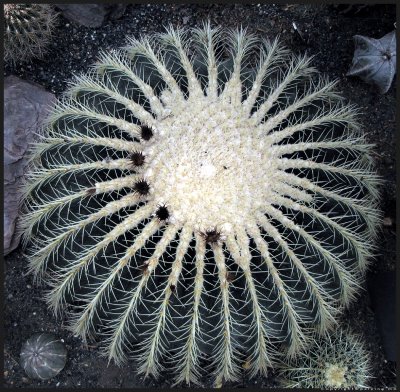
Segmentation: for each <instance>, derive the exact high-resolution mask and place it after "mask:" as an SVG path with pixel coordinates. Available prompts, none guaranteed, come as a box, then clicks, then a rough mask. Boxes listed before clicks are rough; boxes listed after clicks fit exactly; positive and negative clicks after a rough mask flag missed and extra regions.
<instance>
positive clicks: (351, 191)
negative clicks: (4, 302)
mask: <svg viewBox="0 0 400 392" xmlns="http://www.w3.org/2000/svg"><path fill="white" fill-rule="evenodd" d="M189 49H190V50H189ZM189 53H192V54H191V55H190V54H189ZM310 62H311V60H310V59H309V58H306V57H299V56H295V55H293V54H291V53H290V52H289V51H288V50H287V49H285V48H283V47H282V46H281V45H280V43H279V42H278V41H277V40H274V41H267V40H263V39H261V40H260V39H258V38H257V37H255V36H253V35H251V34H249V33H247V32H246V31H245V30H244V29H238V30H235V31H230V30H229V31H226V30H223V29H220V28H212V27H211V26H210V25H209V24H205V25H204V26H203V28H200V29H194V30H191V31H184V30H177V29H173V28H168V29H167V30H166V32H165V33H163V34H159V35H156V36H152V37H144V38H141V39H133V38H131V39H130V40H129V44H128V45H127V46H126V47H124V48H122V49H120V50H116V51H113V52H109V53H103V54H102V55H101V56H100V57H99V60H98V62H97V63H96V64H95V66H94V67H93V68H92V69H91V70H90V71H89V72H88V73H87V74H85V75H80V76H77V77H76V79H75V80H74V82H73V83H71V86H70V88H69V90H68V92H67V94H66V95H65V97H64V98H63V99H62V100H61V101H60V102H59V103H58V105H57V107H56V108H55V109H54V111H53V113H52V115H51V116H50V117H49V119H48V122H47V125H46V129H45V130H44V132H43V137H42V140H41V142H39V143H37V144H36V145H35V146H34V148H33V152H32V160H31V165H32V170H31V173H30V175H29V180H28V181H27V183H26V185H25V189H24V192H25V197H24V200H25V203H24V205H25V208H26V214H25V217H24V219H21V221H22V222H23V227H22V229H23V230H24V232H25V236H24V240H25V242H26V243H29V247H28V254H29V263H30V264H29V265H30V271H31V272H33V273H34V274H35V276H36V278H37V279H42V280H44V281H45V282H46V283H48V284H49V285H50V290H49V292H48V296H47V300H48V303H49V305H50V306H51V308H52V309H53V310H54V311H55V312H56V313H58V312H60V311H67V312H68V313H69V320H70V328H71V330H72V331H73V332H74V333H75V334H76V335H79V336H81V337H82V338H83V339H87V338H88V337H94V336H97V337H99V336H98V335H100V338H102V339H103V340H102V341H103V348H104V353H105V355H107V356H108V357H109V358H110V359H113V360H115V362H116V363H118V364H121V363H123V361H125V360H127V359H128V358H134V359H135V360H136V361H137V364H138V367H139V372H140V373H143V374H145V375H149V374H152V375H154V376H155V377H157V376H159V374H160V372H161V371H162V370H164V369H172V372H173V374H174V375H175V377H176V382H178V383H179V382H188V383H189V382H192V383H197V382H199V379H200V377H201V376H202V374H203V372H202V371H201V370H202V369H206V370H207V373H212V374H213V375H214V377H215V378H216V379H218V380H222V381H225V380H235V379H236V378H237V377H238V375H239V374H240V367H241V364H243V362H246V363H247V364H248V365H249V371H250V374H251V375H255V374H259V373H261V374H266V372H267V368H268V367H269V366H271V365H273V364H274V362H275V361H276V352H277V350H279V351H282V350H285V353H286V354H285V355H287V356H288V357H292V356H294V355H296V354H297V353H299V352H301V350H302V349H303V348H304V347H305V345H306V343H307V341H308V340H309V339H310V336H311V334H310V331H315V330H316V331H317V332H318V333H324V332H326V331H328V330H330V328H331V327H333V326H334V325H335V323H336V321H335V320H336V316H337V313H338V312H339V311H340V309H341V308H342V307H343V306H346V305H347V304H349V303H350V302H351V300H352V299H353V297H354V296H355V294H356V293H357V289H358V288H359V286H360V284H361V282H362V277H363V272H364V271H365V269H366V266H367V264H368V261H369V258H370V256H371V252H372V250H373V239H374V237H375V234H376V227H377V223H378V222H379V219H380V216H379V213H378V209H377V197H378V194H377V184H378V183H379V178H378V177H377V176H376V174H374V171H373V168H372V162H371V158H370V155H369V151H370V149H371V146H370V145H368V144H367V143H366V141H365V139H364V137H363V135H362V133H361V130H360V129H359V126H358V125H357V122H356V109H355V108H354V106H352V105H348V104H345V103H344V102H343V100H342V99H341V98H340V95H339V94H338V93H337V92H336V91H335V84H336V83H335V82H331V81H328V80H326V79H325V78H323V77H321V76H320V75H319V74H318V72H317V71H316V70H315V69H314V68H313V67H312V66H311V64H310ZM254 63H256V64H257V65H256V66H255V67H254V66H251V64H254Z"/></svg>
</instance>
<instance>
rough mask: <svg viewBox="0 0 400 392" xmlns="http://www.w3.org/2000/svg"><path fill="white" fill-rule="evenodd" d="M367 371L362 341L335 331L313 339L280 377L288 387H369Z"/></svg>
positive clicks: (346, 333) (345, 333)
mask: <svg viewBox="0 0 400 392" xmlns="http://www.w3.org/2000/svg"><path fill="white" fill-rule="evenodd" d="M370 368H371V364H370V358H369V354H368V352H367V351H366V350H365V348H364V344H363V341H362V340H361V338H360V337H358V336H356V335H354V334H353V333H351V332H350V331H348V330H342V329H338V330H336V331H335V332H334V333H332V334H330V335H329V336H325V337H324V336H315V338H314V340H313V342H312V344H311V345H310V347H309V348H308V349H307V350H306V351H304V353H301V355H300V356H299V357H298V358H297V359H296V360H295V361H293V362H289V363H288V364H287V365H286V366H285V367H284V369H283V371H282V373H281V375H280V378H281V384H282V386H284V387H289V388H317V389H328V388H330V389H332V388H334V389H335V388H340V389H350V388H368V380H369V379H370V378H371V371H370Z"/></svg>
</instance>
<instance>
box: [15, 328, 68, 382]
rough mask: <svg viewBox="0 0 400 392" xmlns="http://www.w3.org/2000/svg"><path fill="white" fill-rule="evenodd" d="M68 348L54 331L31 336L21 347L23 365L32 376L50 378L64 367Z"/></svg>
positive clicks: (41, 378) (43, 378) (40, 378)
mask: <svg viewBox="0 0 400 392" xmlns="http://www.w3.org/2000/svg"><path fill="white" fill-rule="evenodd" d="M66 361H67V349H66V348H65V347H64V345H63V344H62V343H61V341H60V340H59V339H57V337H56V336H55V335H53V334H52V333H37V334H35V335H33V336H31V337H30V338H29V339H28V340H27V341H26V342H25V344H24V345H23V347H22V349H21V366H22V367H23V369H24V370H25V372H26V374H27V375H28V376H29V377H31V378H36V379H39V380H48V379H49V378H53V377H55V376H56V375H57V374H58V373H60V372H61V370H63V369H64V366H65V363H66Z"/></svg>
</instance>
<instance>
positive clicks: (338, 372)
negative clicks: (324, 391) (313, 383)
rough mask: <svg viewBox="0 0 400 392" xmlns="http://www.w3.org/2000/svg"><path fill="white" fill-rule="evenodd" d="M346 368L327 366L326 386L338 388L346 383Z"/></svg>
mask: <svg viewBox="0 0 400 392" xmlns="http://www.w3.org/2000/svg"><path fill="white" fill-rule="evenodd" d="M346 372H347V366H339V365H332V364H329V363H328V364H327V368H326V371H325V380H326V386H328V387H334V388H340V387H343V386H344V385H345V383H346V377H345V375H346Z"/></svg>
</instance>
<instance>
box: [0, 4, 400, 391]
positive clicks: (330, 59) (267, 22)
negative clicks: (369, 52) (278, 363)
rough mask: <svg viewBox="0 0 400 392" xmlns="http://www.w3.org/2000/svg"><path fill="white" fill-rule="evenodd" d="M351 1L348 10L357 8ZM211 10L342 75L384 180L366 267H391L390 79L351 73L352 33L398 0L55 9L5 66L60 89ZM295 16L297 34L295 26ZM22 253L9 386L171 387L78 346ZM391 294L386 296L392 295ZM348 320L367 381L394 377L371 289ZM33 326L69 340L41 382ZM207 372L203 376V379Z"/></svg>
mask: <svg viewBox="0 0 400 392" xmlns="http://www.w3.org/2000/svg"><path fill="white" fill-rule="evenodd" d="M353 11H354V10H353ZM206 18H210V19H211V22H212V23H213V24H221V25H223V26H225V27H235V26H237V25H238V24H240V23H242V24H243V25H244V26H248V27H249V29H250V30H251V31H253V32H255V33H257V34H259V35H261V36H263V37H268V38H274V37H275V36H276V35H278V34H279V35H280V37H281V39H282V41H284V43H285V44H286V45H287V46H288V47H289V48H291V49H292V50H293V51H294V52H296V53H298V54H301V53H305V52H307V53H308V54H309V55H314V56H315V58H314V65H315V66H316V68H318V69H319V70H320V71H321V72H323V73H325V74H327V75H328V76H329V77H330V78H332V79H333V78H337V79H339V80H340V83H339V89H340V90H341V91H342V93H343V95H344V96H345V98H346V99H348V100H350V101H352V102H354V103H357V104H358V105H359V106H360V107H361V109H362V112H363V115H362V116H361V118H360V119H361V122H362V125H363V129H364V130H365V132H366V134H367V135H368V139H369V140H370V142H372V143H375V144H376V149H375V151H376V154H375V159H376V164H377V170H378V172H379V174H380V175H382V177H383V178H384V180H385V184H384V186H382V189H381V190H382V209H383V211H384V216H385V217H386V218H387V219H386V220H385V222H386V225H385V226H384V227H383V230H382V233H381V235H380V238H379V241H378V244H379V249H378V256H377V258H376V260H375V262H374V264H373V265H372V267H371V271H370V274H371V276H373V275H374V274H375V273H377V272H379V271H392V272H393V273H394V271H395V216H396V215H395V95H396V91H395V87H394V86H392V87H391V89H390V90H389V91H388V93H387V94H385V95H379V94H378V93H377V92H376V90H375V88H374V87H373V86H370V85H367V84H365V83H364V82H362V81H361V80H360V79H358V78H355V77H353V78H349V77H346V76H345V74H346V72H347V71H348V69H349V67H350V64H351V60H352V56H353V50H354V46H353V40H352V36H353V35H355V34H361V35H366V36H369V37H374V38H380V37H382V36H383V35H385V34H386V33H388V32H390V31H392V30H393V23H394V21H395V7H394V6H374V7H369V8H368V7H367V8H365V9H363V10H361V11H360V12H359V13H357V14H355V15H354V14H352V13H348V14H340V13H339V10H337V9H335V8H333V7H332V6H304V5H286V6H285V5H260V6H257V5H248V6H247V5H129V6H128V7H127V10H126V13H125V14H124V16H123V17H122V18H121V19H119V20H114V21H108V22H106V23H105V24H104V25H103V26H102V27H100V28H97V29H91V28H85V27H78V26H75V25H74V24H73V23H71V22H69V21H67V20H66V19H64V18H62V17H60V19H59V25H58V28H57V31H56V33H55V37H54V42H53V44H52V45H51V46H50V51H49V53H48V55H47V56H45V57H44V59H43V60H40V61H36V62H34V63H32V64H30V65H17V66H16V68H15V69H10V68H6V69H5V72H4V75H10V74H15V75H17V76H19V77H21V78H23V79H25V80H30V81H34V82H37V83H39V84H41V85H43V86H44V87H45V88H46V89H48V90H49V91H52V92H54V93H55V94H56V95H57V96H59V95H60V93H61V92H62V91H64V89H65V87H66V83H67V81H68V80H69V79H70V78H71V76H72V74H73V73H79V72H81V71H85V70H87V68H88V66H89V65H90V64H91V63H93V62H94V61H95V60H96V56H97V54H98V52H99V50H100V49H105V50H107V49H109V48H114V47H118V46H122V45H123V44H124V43H125V36H127V35H133V36H138V35H140V34H146V33H151V32H158V31H162V29H163V25H166V24H169V23H173V24H174V25H180V26H183V25H186V26H188V27H189V26H199V25H200V22H201V21H202V20H204V19H206ZM293 22H295V24H296V26H297V28H298V30H299V31H300V34H301V36H300V34H299V33H298V32H296V31H295V30H294V29H293V25H292V23H293ZM25 266H26V260H25V259H24V258H23V256H22V252H21V250H20V249H19V248H18V249H17V250H15V251H14V252H13V253H11V254H10V255H9V256H7V257H6V259H5V281H4V290H5V295H4V298H5V314H4V324H5V325H4V327H5V336H4V337H5V341H4V359H5V364H4V385H5V386H6V387H50V388H54V387H75V388H76V387H77V388H79V387H82V388H90V387H96V386H99V387H108V388H111V387H116V388H118V387H125V388H128V387H130V388H132V387H138V386H148V387H169V386H170V385H171V382H170V380H169V378H168V377H166V378H165V379H161V380H158V381H155V380H152V379H147V380H144V381H143V380H142V378H141V377H138V376H136V375H135V372H134V365H133V364H128V365H127V366H124V367H123V368H117V367H116V366H115V365H114V364H112V363H111V364H109V365H108V366H107V360H106V359H103V358H100V357H99V356H98V353H97V351H96V347H95V346H90V347H88V348H85V347H83V345H82V343H81V341H80V340H79V339H77V338H74V337H73V336H72V335H71V333H70V332H68V331H67V330H66V329H65V328H64V327H63V326H64V322H63V320H62V319H55V318H54V316H53V315H52V314H51V313H50V312H49V311H48V310H47V308H46V305H45V303H44V301H43V293H44V291H45V288H43V287H36V286H35V285H34V283H33V282H32V277H31V276H25V274H24V273H25ZM393 300H394V298H392V299H390V298H388V299H387V301H388V302H390V301H393ZM343 319H344V322H346V323H348V324H350V326H352V327H353V329H354V330H355V331H356V332H359V333H361V334H362V336H363V337H364V338H365V342H366V347H367V349H368V350H369V351H370V352H371V356H372V364H373V369H372V375H373V377H374V378H373V379H372V381H371V386H373V387H394V386H395V382H396V381H395V366H394V364H393V363H392V362H388V361H386V359H385V354H384V351H383V348H382V342H381V337H380V334H379V331H378V328H377V324H376V320H375V316H374V312H373V311H372V309H371V307H370V297H369V294H368V292H367V291H366V292H364V293H363V294H362V295H361V296H360V297H359V299H358V300H357V302H356V303H355V304H354V305H353V306H352V307H351V308H350V309H349V310H347V311H346V312H345V314H344V316H343ZM37 331H48V332H55V333H56V334H57V335H58V336H60V337H61V338H62V339H63V340H64V341H65V345H66V347H67V349H68V357H69V358H68V362H67V365H66V367H65V369H64V370H63V371H62V372H61V373H60V374H59V375H58V376H57V377H55V378H54V379H52V380H49V381H44V382H39V381H34V380H30V379H28V378H27V377H26V375H25V374H24V371H23V370H22V369H21V367H20V366H19V364H18V361H19V353H20V349H21V345H22V344H23V343H24V342H25V340H26V339H28V338H29V337H30V336H31V335H32V334H33V333H35V332H37ZM209 385H210V384H209V381H207V380H205V381H204V386H209ZM231 385H232V386H234V387H248V386H258V387H264V388H265V387H271V386H275V385H276V380H275V378H274V374H273V373H272V372H271V377H268V379H266V378H256V379H252V380H249V379H248V377H247V376H246V375H245V374H244V375H243V379H242V380H241V381H240V382H236V383H232V384H231Z"/></svg>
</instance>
